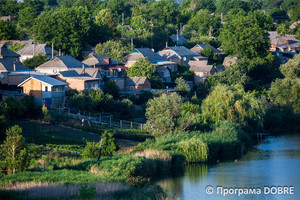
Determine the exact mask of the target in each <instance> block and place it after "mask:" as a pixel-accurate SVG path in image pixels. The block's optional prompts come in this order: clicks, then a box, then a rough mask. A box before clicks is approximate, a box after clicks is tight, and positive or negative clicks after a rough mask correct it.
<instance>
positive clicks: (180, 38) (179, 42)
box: [171, 35, 188, 45]
mask: <svg viewBox="0 0 300 200" xmlns="http://www.w3.org/2000/svg"><path fill="white" fill-rule="evenodd" d="M171 39H172V40H173V41H174V42H175V43H176V44H177V45H184V44H185V43H186V42H187V41H188V40H187V39H186V38H185V37H183V36H182V35H178V43H177V35H172V36H171Z"/></svg>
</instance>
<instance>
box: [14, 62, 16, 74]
mask: <svg viewBox="0 0 300 200" xmlns="http://www.w3.org/2000/svg"><path fill="white" fill-rule="evenodd" d="M15 71H16V62H15V61H14V72H15Z"/></svg>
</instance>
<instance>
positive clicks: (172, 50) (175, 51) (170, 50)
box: [158, 46, 201, 58]
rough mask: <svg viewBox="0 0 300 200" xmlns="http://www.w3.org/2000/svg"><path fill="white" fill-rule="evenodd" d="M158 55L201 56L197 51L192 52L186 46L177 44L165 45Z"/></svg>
mask: <svg viewBox="0 0 300 200" xmlns="http://www.w3.org/2000/svg"><path fill="white" fill-rule="evenodd" d="M158 53H159V55H161V56H164V57H167V58H170V57H178V56H180V57H182V58H183V57H197V56H201V55H200V54H198V53H195V52H192V51H191V50H189V49H188V48H186V47H184V46H177V47H167V48H165V49H163V50H162V51H159V52H158Z"/></svg>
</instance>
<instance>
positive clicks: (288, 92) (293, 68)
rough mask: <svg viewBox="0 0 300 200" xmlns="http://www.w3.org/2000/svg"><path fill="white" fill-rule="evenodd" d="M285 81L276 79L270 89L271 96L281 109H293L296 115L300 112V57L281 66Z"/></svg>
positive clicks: (297, 56)
mask: <svg viewBox="0 0 300 200" xmlns="http://www.w3.org/2000/svg"><path fill="white" fill-rule="evenodd" d="M280 71H281V73H282V74H283V75H284V76H285V78H284V79H276V80H275V81H274V82H273V83H272V85H271V88H270V91H269V96H270V99H271V101H272V102H273V103H275V104H278V105H280V106H281V107H284V106H288V107H293V110H294V112H295V113H299V112H300V101H299V98H300V55H296V56H295V57H294V59H291V60H289V61H288V62H287V63H286V64H285V65H282V66H280Z"/></svg>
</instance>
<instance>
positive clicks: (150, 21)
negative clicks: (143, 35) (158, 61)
mask: <svg viewBox="0 0 300 200" xmlns="http://www.w3.org/2000/svg"><path fill="white" fill-rule="evenodd" d="M150 23H151V24H150V25H151V49H153V23H152V19H151V21H150Z"/></svg>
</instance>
